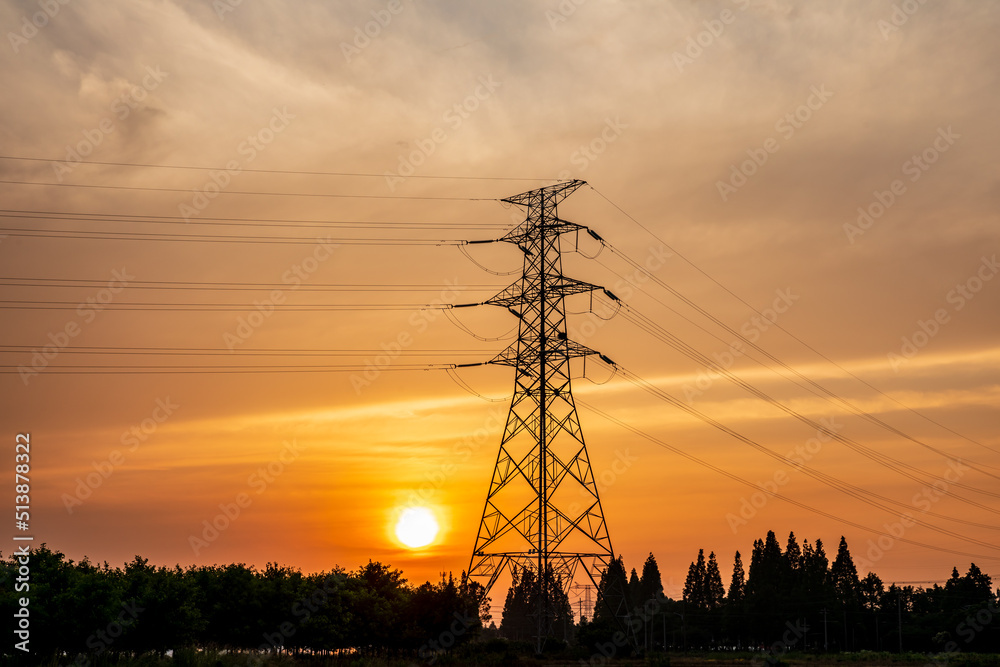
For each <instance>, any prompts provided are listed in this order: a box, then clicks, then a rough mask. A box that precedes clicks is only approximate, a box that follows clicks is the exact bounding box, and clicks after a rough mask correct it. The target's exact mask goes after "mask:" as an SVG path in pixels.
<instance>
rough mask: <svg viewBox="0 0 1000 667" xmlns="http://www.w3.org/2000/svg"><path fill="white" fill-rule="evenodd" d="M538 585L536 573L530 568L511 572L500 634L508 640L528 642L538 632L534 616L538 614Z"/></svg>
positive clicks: (515, 569) (516, 569)
mask: <svg viewBox="0 0 1000 667" xmlns="http://www.w3.org/2000/svg"><path fill="white" fill-rule="evenodd" d="M537 589H538V584H537V583H535V573H534V571H533V570H531V569H529V568H514V570H513V571H512V572H511V583H510V588H509V589H507V599H506V600H505V601H504V604H503V616H502V617H501V621H500V634H501V635H502V636H504V637H506V638H507V639H516V640H527V639H529V638H531V637H533V636H534V635H535V634H536V633H537V632H538V628H537V623H536V621H535V620H534V618H533V616H534V614H535V612H536V609H535V605H534V601H535V591H536V590H537Z"/></svg>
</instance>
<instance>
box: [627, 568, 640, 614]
mask: <svg viewBox="0 0 1000 667" xmlns="http://www.w3.org/2000/svg"><path fill="white" fill-rule="evenodd" d="M628 599H629V602H630V603H631V604H632V605H633V606H634V605H641V604H642V602H643V601H642V585H641V584H640V583H639V573H638V572H636V571H635V568H634V567H633V568H632V573H631V574H630V575H629V577H628Z"/></svg>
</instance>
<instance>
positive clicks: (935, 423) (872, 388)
mask: <svg viewBox="0 0 1000 667" xmlns="http://www.w3.org/2000/svg"><path fill="white" fill-rule="evenodd" d="M588 185H589V184H588ZM590 189H591V190H593V191H594V193H596V194H597V195H598V196H599V197H601V198H602V199H604V201H606V202H608V203H609V204H611V206H613V207H615V208H616V209H618V211H619V212H620V213H621V214H622V215H624V216H625V217H626V218H628V219H629V220H631V221H632V222H634V223H635V224H636V225H638V226H639V228H641V229H642V230H643V231H645V232H646V233H647V234H649V236H651V237H652V238H653V239H655V240H656V241H659V242H660V243H661V244H663V247H665V248H667V249H668V250H670V252H672V253H674V254H675V255H677V256H678V257H679V258H680V259H682V260H683V261H684V262H685V263H687V264H688V265H690V266H691V267H692V268H693V269H694V270H696V271H697V272H698V273H700V274H702V275H703V276H705V277H706V278H708V279H709V280H711V281H712V282H713V283H715V284H716V285H717V286H719V287H720V288H722V290H723V291H725V292H726V293H727V294H729V295H730V296H732V297H733V298H734V299H736V300H737V301H739V302H740V303H742V304H743V305H744V306H746V307H747V308H749V309H750V310H751V311H752V312H754V313H756V314H757V315H760V316H761V317H764V314H763V313H761V312H760V311H759V310H757V309H756V308H755V307H754V306H752V305H751V304H750V303H749V302H747V301H746V300H745V299H743V298H742V297H741V296H739V295H738V294H736V293H735V292H733V291H732V290H731V289H729V288H728V287H726V286H725V285H724V284H722V283H721V282H719V281H718V280H716V279H715V278H714V277H713V276H711V275H710V274H709V273H707V272H706V271H704V270H703V269H702V268H701V267H700V266H698V265H697V264H695V263H694V262H693V261H691V260H690V259H688V258H687V257H685V256H684V255H683V254H682V253H681V252H679V251H678V250H676V249H675V248H674V247H672V246H671V245H670V244H669V243H667V242H666V241H664V240H663V239H662V238H660V237H659V236H657V235H656V234H654V233H653V231H652V230H650V229H649V228H648V227H646V226H645V225H643V224H642V223H641V222H639V221H638V220H637V219H635V218H634V217H633V216H631V215H629V213H627V212H626V211H625V210H624V209H623V208H622V207H621V206H619V205H618V204H616V203H615V202H613V201H612V200H611V199H609V198H608V197H607V196H606V195H605V194H604V193H602V192H601V191H599V190H598V189H597V188H595V187H594V186H592V185H590ZM650 275H651V276H652V274H650ZM652 277H653V278H654V279H656V276H652ZM765 319H767V318H765ZM768 321H769V322H770V320H768ZM771 325H772V326H773V327H775V328H776V329H778V330H780V331H782V332H783V333H785V335H787V336H789V337H790V338H792V339H793V340H795V341H797V342H798V343H799V344H800V345H802V346H803V347H805V348H806V349H808V350H809V351H811V352H813V353H814V354H816V355H817V356H819V357H820V358H821V359H823V360H824V361H826V362H828V363H830V364H832V365H833V366H834V367H836V368H837V369H839V370H840V371H841V372H843V373H845V374H846V375H848V376H850V377H852V378H854V379H855V380H857V381H858V382H860V383H861V384H863V385H865V386H866V387H868V388H869V389H871V390H872V391H875V392H877V393H878V394H880V395H882V396H884V397H886V398H888V399H889V400H890V401H892V402H893V403H895V404H896V405H898V406H900V407H901V408H903V409H905V410H907V411H909V412H911V413H913V414H915V415H917V416H918V417H920V418H921V419H924V420H925V421H927V422H929V423H931V424H934V425H935V426H937V427H939V428H941V429H943V430H945V431H947V432H949V433H951V434H952V435H955V436H958V437H959V438H962V439H963V440H965V441H967V442H970V443H972V444H974V445H978V446H980V447H983V448H984V449H988V450H990V451H992V452H997V450H995V449H993V448H992V447H989V446H987V445H985V444H983V443H981V442H979V441H977V440H975V439H973V438H970V437H968V436H966V435H963V434H962V433H959V432H958V431H955V430H954V429H952V428H950V427H948V426H946V425H944V424H942V423H941V422H939V421H937V420H935V419H933V418H931V417H929V416H927V415H925V414H924V413H923V412H920V411H919V410H916V409H915V408H912V407H910V406H908V405H906V404H905V403H903V402H902V401H900V400H898V399H896V398H895V397H893V396H890V395H889V394H887V393H885V392H884V391H882V390H881V389H879V388H878V387H876V386H874V385H873V384H871V383H870V382H868V381H867V380H865V379H863V378H861V377H859V376H858V375H855V374H854V373H852V372H851V371H849V370H848V369H846V368H844V367H843V366H841V365H840V364H838V363H837V362H836V361H834V360H833V359H831V358H830V357H828V356H826V355H825V354H823V353H822V352H820V351H819V350H817V349H816V348H815V347H813V346H812V345H810V344H809V343H807V342H806V341H804V340H802V339H801V338H799V337H798V336H796V335H795V334H794V333H792V332H791V331H789V330H788V329H786V328H785V327H783V326H781V325H780V324H778V323H777V322H772V323H771Z"/></svg>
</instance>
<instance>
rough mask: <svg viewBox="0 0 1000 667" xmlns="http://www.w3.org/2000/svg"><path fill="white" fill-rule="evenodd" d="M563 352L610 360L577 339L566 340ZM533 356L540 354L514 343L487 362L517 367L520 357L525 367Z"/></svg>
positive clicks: (574, 356) (568, 355) (461, 365)
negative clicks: (520, 348)
mask: <svg viewBox="0 0 1000 667" xmlns="http://www.w3.org/2000/svg"><path fill="white" fill-rule="evenodd" d="M561 354H564V355H566V357H567V358H576V357H586V356H589V355H591V354H596V355H597V356H599V357H601V358H602V359H605V360H607V361H610V360H609V359H608V358H607V357H606V356H604V355H603V354H601V353H600V352H598V351H597V350H592V349H590V348H589V347H587V346H586V345H583V344H582V343H577V342H576V341H572V340H567V341H565V347H564V348H563V349H562V350H561ZM533 356H538V355H537V354H534V355H533V353H532V351H530V350H528V351H524V350H522V351H521V352H518V349H517V343H514V344H512V345H509V346H507V348H506V349H504V350H503V352H501V353H500V354H498V355H497V356H495V357H493V358H492V359H490V360H489V361H487V362H485V363H487V364H496V365H499V366H513V367H514V368H517V367H518V365H519V363H518V360H519V359H520V365H521V366H522V367H523V366H524V364H525V362H530V361H532V360H533V358H532V357H533ZM612 363H613V362H612ZM475 365H478V364H459V365H458V367H463V366H475Z"/></svg>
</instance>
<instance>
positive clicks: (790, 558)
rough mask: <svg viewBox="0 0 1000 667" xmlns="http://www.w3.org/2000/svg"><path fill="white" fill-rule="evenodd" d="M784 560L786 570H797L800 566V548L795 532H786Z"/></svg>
mask: <svg viewBox="0 0 1000 667" xmlns="http://www.w3.org/2000/svg"><path fill="white" fill-rule="evenodd" d="M785 562H786V563H787V564H788V570H789V571H791V572H798V571H799V570H800V569H801V568H802V550H801V549H800V548H799V543H798V540H796V539H795V533H788V544H786V545H785Z"/></svg>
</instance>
